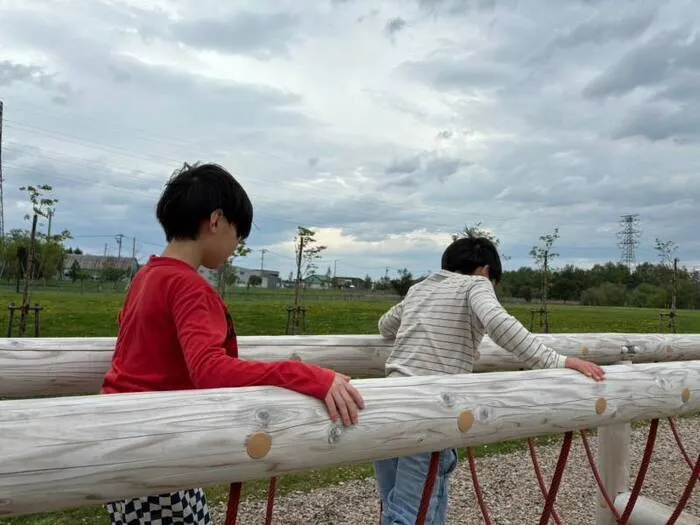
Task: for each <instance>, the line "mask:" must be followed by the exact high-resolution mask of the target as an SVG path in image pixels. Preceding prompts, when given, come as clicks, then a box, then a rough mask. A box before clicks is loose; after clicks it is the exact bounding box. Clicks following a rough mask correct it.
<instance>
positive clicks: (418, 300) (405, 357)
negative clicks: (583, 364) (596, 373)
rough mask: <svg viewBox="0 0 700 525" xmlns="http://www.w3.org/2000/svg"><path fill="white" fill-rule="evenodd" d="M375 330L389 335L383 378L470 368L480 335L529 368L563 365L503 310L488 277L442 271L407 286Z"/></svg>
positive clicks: (559, 356) (474, 357)
mask: <svg viewBox="0 0 700 525" xmlns="http://www.w3.org/2000/svg"><path fill="white" fill-rule="evenodd" d="M379 332H380V334H381V335H382V336H383V337H385V338H388V339H394V345H393V349H392V351H391V353H390V355H389V359H388V360H387V362H386V374H387V375H388V376H395V375H399V376H414V375H432V374H463V373H468V372H471V371H472V366H473V364H474V361H476V360H477V359H478V357H479V354H478V348H479V345H480V344H481V340H482V339H483V337H484V333H487V334H488V335H489V337H490V338H491V339H492V340H493V341H494V342H495V343H496V344H497V345H499V346H500V347H502V348H504V349H505V350H508V351H510V352H512V353H513V354H514V355H515V356H516V357H518V358H519V359H520V360H522V361H523V363H524V364H525V365H526V366H528V367H529V368H563V367H564V365H565V362H566V356H563V355H561V354H558V353H557V352H555V351H554V350H552V349H550V348H548V347H546V346H545V345H543V344H542V343H540V342H539V341H538V340H537V338H536V337H535V336H533V335H532V334H531V333H530V332H529V331H528V330H527V329H525V327H524V326H523V325H522V324H521V323H520V322H519V321H518V320H517V319H515V318H514V317H513V316H511V315H510V314H508V313H507V312H506V310H505V309H504V308H503V306H501V303H500V302H499V301H498V298H497V297H496V293H495V290H494V288H493V285H492V284H491V281H489V280H488V279H487V278H485V277H481V276H476V275H462V274H459V273H452V272H448V271H445V270H443V271H441V272H439V273H436V274H433V275H431V276H430V277H428V278H427V279H425V280H423V281H421V282H419V283H417V284H415V285H414V286H412V287H411V289H410V290H409V291H408V294H406V297H405V298H404V299H403V301H401V302H400V303H398V304H397V305H395V306H393V307H392V308H391V309H390V310H389V311H388V312H386V313H385V314H384V315H383V316H382V317H381V319H380V320H379Z"/></svg>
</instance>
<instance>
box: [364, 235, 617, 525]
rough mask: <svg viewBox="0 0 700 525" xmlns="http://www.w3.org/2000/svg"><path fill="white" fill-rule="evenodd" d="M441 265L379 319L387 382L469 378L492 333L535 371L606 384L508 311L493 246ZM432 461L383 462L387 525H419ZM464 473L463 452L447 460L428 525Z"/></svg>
mask: <svg viewBox="0 0 700 525" xmlns="http://www.w3.org/2000/svg"><path fill="white" fill-rule="evenodd" d="M441 266H442V270H441V271H440V272H438V273H436V274H433V275H431V276H429V277H428V278H426V279H425V280H423V281H421V282H419V283H417V284H415V285H413V286H412V287H411V288H410V290H409V291H408V293H407V294H406V297H405V298H404V299H403V301H401V302H400V303H398V304H396V305H395V306H393V307H392V308H391V309H390V310H389V311H388V312H386V313H385V314H384V315H383V316H382V317H381V319H380V320H379V332H380V334H381V335H382V336H383V337H384V338H387V339H393V340H394V345H393V348H392V351H391V353H390V355H389V358H388V359H387V362H386V375H387V377H401V376H417V375H437V374H464V373H469V372H471V371H472V367H473V364H474V361H476V359H477V358H478V347H479V345H480V344H481V340H482V339H483V336H484V332H486V333H488V335H489V337H490V338H491V339H492V340H493V341H494V342H495V343H496V344H498V345H499V346H501V347H502V348H504V349H505V350H508V351H510V352H512V353H513V354H514V355H515V356H516V357H518V358H519V359H520V360H521V361H523V363H524V364H525V365H526V366H528V367H530V368H571V369H574V370H577V371H578V372H580V373H582V374H584V375H586V376H588V377H591V378H593V379H595V380H598V381H599V380H602V379H603V377H604V372H603V370H602V369H601V368H600V367H599V366H598V365H596V364H594V363H590V362H588V361H584V360H582V359H578V358H576V357H566V356H563V355H561V354H559V353H557V352H555V351H554V350H552V349H551V348H548V347H546V346H545V345H543V344H542V343H541V342H539V341H538V340H537V339H536V338H535V337H534V336H533V335H532V334H531V333H530V332H529V331H528V330H526V329H525V327H523V325H522V324H521V323H520V322H518V321H517V320H516V319H515V318H514V317H512V316H511V315H509V314H508V313H507V312H506V311H505V309H504V308H503V306H502V305H501V304H500V302H499V301H498V298H497V297H496V293H495V290H494V286H495V285H496V284H497V283H498V282H499V281H500V280H501V274H502V269H501V260H500V257H499V255H498V251H497V250H496V247H495V246H494V244H493V243H492V242H491V241H490V240H488V239H486V238H480V237H468V238H462V239H458V240H456V241H454V242H453V243H452V244H451V245H450V246H448V247H447V249H446V250H445V252H444V254H443V256H442V265H441ZM430 456H431V454H419V455H415V456H407V457H401V458H392V459H386V460H382V461H377V462H375V464H374V467H375V474H376V478H377V484H378V489H379V493H380V497H381V500H382V508H383V517H382V525H409V524H410V525H413V524H414V523H415V522H416V517H417V514H418V508H419V505H420V500H421V496H422V494H423V487H424V486H425V480H426V478H427V475H428V469H429V464H430ZM456 466H457V451H456V450H454V449H448V450H444V451H442V452H441V453H440V461H439V468H438V475H437V478H436V480H435V485H434V489H433V493H432V495H431V498H430V505H429V508H428V513H427V517H426V522H425V523H426V525H438V524H443V523H445V520H446V516H447V500H448V493H449V481H450V477H451V475H452V472H453V471H454V469H455V468H456Z"/></svg>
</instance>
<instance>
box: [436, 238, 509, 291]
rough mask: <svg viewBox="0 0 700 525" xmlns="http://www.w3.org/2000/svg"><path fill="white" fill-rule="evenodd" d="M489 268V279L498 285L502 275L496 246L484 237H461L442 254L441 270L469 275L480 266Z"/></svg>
mask: <svg viewBox="0 0 700 525" xmlns="http://www.w3.org/2000/svg"><path fill="white" fill-rule="evenodd" d="M486 265H488V267H489V279H491V280H492V281H495V282H496V283H499V282H500V281H501V276H502V274H503V268H502V267H501V258H500V257H499V256H498V250H497V249H496V246H495V245H494V244H493V242H491V241H490V240H489V239H487V238H486V237H463V238H461V239H457V240H455V241H454V242H453V243H452V244H450V245H449V246H448V247H447V249H446V250H445V252H444V253H443V254H442V269H443V270H447V271H449V272H457V273H463V274H465V275H471V274H472V273H474V270H476V269H477V268H479V267H480V266H486Z"/></svg>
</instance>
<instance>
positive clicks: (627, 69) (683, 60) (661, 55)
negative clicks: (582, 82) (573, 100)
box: [583, 24, 700, 98]
mask: <svg viewBox="0 0 700 525" xmlns="http://www.w3.org/2000/svg"><path fill="white" fill-rule="evenodd" d="M685 26H686V24H683V26H681V27H679V28H677V29H674V30H670V31H664V32H661V33H659V34H658V35H656V36H655V37H654V38H652V39H651V40H649V41H648V42H646V43H644V44H642V45H640V46H638V47H635V48H633V49H631V50H630V51H629V52H628V53H627V54H625V55H624V56H623V57H622V58H621V59H620V60H619V61H618V62H617V63H616V64H615V65H613V66H612V67H610V68H609V69H607V70H606V71H604V72H603V73H602V74H601V75H599V76H598V77H597V78H595V79H594V80H593V81H592V82H591V83H590V84H589V85H588V86H586V88H585V89H584V91H583V93H584V95H586V96H588V97H593V98H603V97H608V96H614V95H622V94H626V93H629V92H631V91H632V90H634V89H636V88H641V87H655V86H660V85H663V83H664V82H666V81H668V78H669V77H670V76H671V75H675V74H676V73H680V72H683V71H684V70H697V69H699V68H700V39H698V37H697V35H696V34H695V32H694V31H691V30H689V29H688V27H685Z"/></svg>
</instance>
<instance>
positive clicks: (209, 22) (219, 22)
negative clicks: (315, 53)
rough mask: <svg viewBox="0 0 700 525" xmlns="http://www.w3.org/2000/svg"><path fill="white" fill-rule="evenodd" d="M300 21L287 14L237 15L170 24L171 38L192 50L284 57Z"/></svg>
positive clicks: (296, 34) (296, 35)
mask: <svg viewBox="0 0 700 525" xmlns="http://www.w3.org/2000/svg"><path fill="white" fill-rule="evenodd" d="M298 27H299V20H298V18H297V17H296V16H293V15H290V14H287V13H270V14H267V13H255V12H239V13H234V14H232V15H230V16H229V17H227V18H223V19H221V18H209V19H197V20H186V21H182V22H178V23H175V24H172V25H171V26H170V31H171V34H172V36H173V38H176V39H177V40H179V41H181V42H184V43H186V44H188V45H190V46H193V47H200V48H203V49H213V50H217V51H223V52H227V53H243V54H252V55H255V56H258V57H266V56H271V55H276V54H283V53H286V52H287V50H288V46H289V44H290V43H291V42H292V41H294V40H296V39H297V38H298V36H299V33H298Z"/></svg>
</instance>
